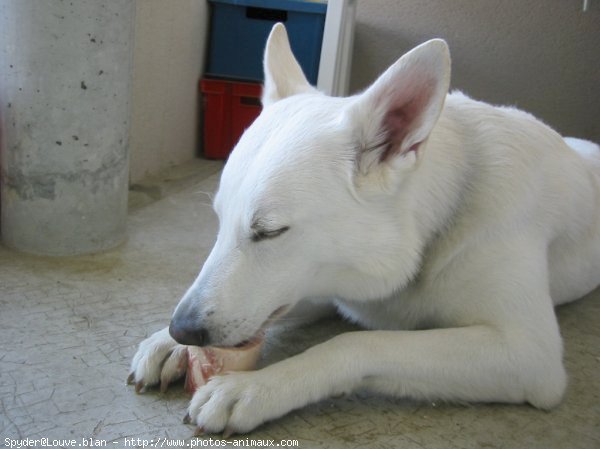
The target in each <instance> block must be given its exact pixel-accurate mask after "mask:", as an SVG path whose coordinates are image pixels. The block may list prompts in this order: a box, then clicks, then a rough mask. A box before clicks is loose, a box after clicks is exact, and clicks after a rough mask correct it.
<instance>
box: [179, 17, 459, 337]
mask: <svg viewBox="0 0 600 449" xmlns="http://www.w3.org/2000/svg"><path fill="white" fill-rule="evenodd" d="M449 64H450V63H449V53H448V49H447V46H446V44H445V42H443V41H441V40H433V41H429V42H427V43H425V44H423V45H421V46H419V47H417V48H415V49H414V50H412V51H411V52H409V53H407V54H406V55H404V56H403V57H402V58H401V59H400V60H398V61H397V62H396V63H395V64H394V65H392V66H391V67H390V68H389V69H388V70H387V71H386V72H385V73H384V74H383V75H382V76H381V77H380V78H379V79H378V80H377V81H375V83H374V84H373V85H372V86H371V87H370V88H369V89H367V90H366V91H365V92H364V93H362V94H359V95H356V96H354V97H349V98H333V97H328V96H326V95H324V94H322V93H320V92H318V91H317V90H316V89H314V88H313V87H311V86H310V85H309V84H308V82H307V81H306V78H305V77H304V75H303V73H302V70H301V69H300V66H299V65H298V63H297V62H296V60H295V59H294V56H293V55H292V52H291V49H290V46H289V43H288V39H287V34H286V32H285V28H284V27H283V25H280V24H278V25H276V26H275V27H274V28H273V30H272V32H271V35H270V36H269V39H268V41H267V45H266V50H265V58H264V69H265V86H264V92H263V106H264V108H263V111H262V113H261V114H260V116H259V117H258V118H257V119H256V121H255V122H254V123H253V124H252V126H251V127H250V128H249V129H248V130H247V131H246V132H245V133H244V135H243V136H242V138H241V139H240V141H239V143H238V144H237V146H236V147H235V149H234V151H233V152H232V154H231V156H230V158H229V160H228V162H227V164H226V166H225V168H224V171H223V174H222V177H221V183H220V186H219V190H218V192H217V194H216V197H215V201H214V209H215V211H216V213H217V215H218V217H219V233H218V236H217V241H216V243H215V246H214V248H213V249H212V252H211V253H210V256H209V257H208V259H207V260H206V262H205V264H204V266H203V268H202V271H201V272H200V274H199V276H198V278H197V279H196V281H195V282H194V284H193V285H192V286H191V287H190V289H189V290H188V291H187V293H186V294H185V295H184V297H183V299H182V300H181V301H180V303H179V305H178V306H177V308H176V310H175V313H174V315H173V320H172V322H171V335H172V336H173V337H174V338H175V339H176V340H178V341H179V342H181V343H184V344H198V345H202V344H211V345H222V346H231V345H237V344H240V343H242V342H244V341H246V340H248V339H251V338H252V337H253V336H254V335H255V334H256V333H257V332H258V331H259V330H260V329H261V328H262V327H263V326H264V324H265V323H266V322H267V321H268V320H269V319H270V318H273V317H274V315H280V314H281V313H283V312H285V311H286V310H288V309H289V308H290V307H291V306H293V305H294V304H296V303H297V302H298V301H299V300H301V299H302V298H306V297H322V296H340V297H344V298H348V299H355V300H368V299H372V298H379V297H382V296H385V295H388V294H390V293H391V292H392V291H393V290H394V289H396V288H398V287H399V286H400V285H402V284H403V283H405V282H406V281H407V280H408V279H409V278H410V276H412V274H413V273H412V270H413V268H412V266H413V265H414V259H415V258H418V257H419V254H417V252H416V251H414V249H413V247H414V240H415V239H418V238H419V236H418V235H417V234H418V232H416V231H415V229H416V227H417V225H416V224H415V223H413V221H414V219H413V218H411V213H410V207H411V204H410V202H408V203H407V204H403V201H404V200H403V199H402V194H401V192H402V190H403V189H404V188H405V187H406V185H407V184H408V183H410V178H411V176H413V173H416V171H417V167H418V165H419V159H420V157H419V156H420V152H421V149H422V148H423V147H424V146H425V143H426V141H427V138H428V136H429V134H430V133H431V130H432V128H433V127H434V125H435V123H436V122H437V120H438V117H439V115H440V111H441V109H442V106H443V103H444V99H445V95H446V92H447V90H448V84H449V71H450V69H449ZM404 202H405V203H406V201H404Z"/></svg>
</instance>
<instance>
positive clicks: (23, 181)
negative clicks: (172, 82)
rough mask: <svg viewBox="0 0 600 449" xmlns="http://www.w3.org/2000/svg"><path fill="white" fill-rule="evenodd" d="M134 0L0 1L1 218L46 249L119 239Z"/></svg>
mask: <svg viewBox="0 0 600 449" xmlns="http://www.w3.org/2000/svg"><path fill="white" fill-rule="evenodd" d="M134 21H135V2H134V1H132V0H43V1H42V0H0V126H1V128H0V133H1V134H2V141H1V147H0V148H1V149H0V151H1V159H0V161H1V170H2V172H1V176H0V189H1V206H0V207H1V210H2V212H1V223H2V239H3V241H4V243H5V244H6V245H7V246H10V247H13V248H16V249H20V250H24V251H28V252H33V253H38V254H48V255H71V254H80V253H88V252H95V251H101V250H104V249H108V248H111V247H114V246H116V245H118V244H119V243H121V242H122V241H123V240H124V238H125V232H126V229H125V228H126V218H127V187H128V143H129V142H128V140H129V116H130V114H129V111H130V98H131V73H132V49H133V31H134Z"/></svg>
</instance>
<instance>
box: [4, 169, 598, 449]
mask: <svg viewBox="0 0 600 449" xmlns="http://www.w3.org/2000/svg"><path fill="white" fill-rule="evenodd" d="M215 164H218V163H214V162H212V163H207V164H204V163H197V164H195V166H194V167H193V169H191V168H190V167H187V168H183V169H182V170H181V171H179V172H178V171H177V170H175V171H172V172H171V173H170V174H169V175H168V176H167V177H166V179H165V180H164V182H161V181H160V180H157V179H155V180H152V181H151V182H149V183H148V184H141V185H139V186H138V188H137V191H136V193H135V195H134V196H138V198H137V199H136V200H135V207H133V208H132V209H131V212H130V214H129V221H128V225H129V230H130V232H129V239H128V241H127V242H126V243H125V244H124V245H122V246H121V247H119V248H117V249H115V250H112V251H109V252H105V253H102V254H96V255H87V256H76V257H66V258H49V257H37V256H31V255H26V254H22V253H18V252H15V251H12V250H9V249H6V248H2V247H0V446H2V445H7V443H9V442H11V441H13V442H14V441H16V440H17V439H23V438H32V439H34V438H38V439H39V438H42V437H46V438H49V439H71V438H73V439H76V442H77V444H81V439H82V438H87V439H90V438H91V439H92V441H94V442H102V441H105V442H106V444H107V447H125V446H126V444H128V447H142V445H143V444H144V441H145V442H146V444H149V442H150V441H152V440H154V444H155V447H156V445H160V443H161V442H162V443H163V444H165V441H164V440H158V439H159V438H168V439H169V440H168V442H169V444H174V443H175V441H174V440H175V439H181V442H180V444H179V447H189V444H190V443H191V442H193V440H191V436H192V433H193V430H194V429H193V428H192V427H190V426H188V425H184V424H182V422H181V420H182V418H183V416H184V414H185V409H186V405H187V402H188V399H189V397H188V396H187V395H186V394H185V393H184V392H183V391H182V388H181V386H175V387H173V388H171V389H170V391H168V392H167V393H166V394H159V393H158V392H157V391H154V390H153V391H149V392H147V393H145V394H142V395H137V394H135V392H134V390H133V387H131V386H127V385H126V383H125V380H126V378H127V375H128V368H129V363H130V359H131V357H132V355H133V354H134V352H135V350H136V347H137V344H138V343H139V341H140V340H141V339H143V338H144V337H146V336H148V335H149V334H151V333H152V332H154V331H156V330H158V329H160V328H162V327H163V326H165V325H166V323H167V322H168V320H169V317H170V314H171V312H172V310H173V307H174V306H175V304H176V303H177V301H178V299H179V297H180V296H181V295H182V294H183V293H184V291H185V290H186V288H187V287H188V285H189V283H190V282H191V281H192V280H193V279H194V277H195V276H196V273H197V271H198V269H199V268H200V266H201V264H202V262H203V260H204V259H205V257H206V256H207V254H208V251H209V250H210V247H211V246H212V243H213V240H214V237H215V231H216V227H217V223H216V220H215V217H214V215H213V213H212V209H211V207H210V199H209V196H210V193H211V192H213V191H214V190H215V187H216V184H217V180H218V173H215V170H218V168H219V166H218V165H215ZM195 170H197V172H195V173H196V174H194V173H193V172H194V171H195ZM204 176H207V178H206V179H204V180H200V178H202V177H204ZM186 180H187V181H186ZM186 182H187V183H188V184H189V183H191V185H186ZM169 186H171V187H169ZM172 186H175V187H172ZM558 316H559V320H560V324H561V327H562V332H563V335H564V339H565V354H566V355H565V359H566V367H567V370H568V373H569V378H570V383H569V387H568V389H567V393H566V396H565V399H564V401H563V403H562V404H561V405H560V406H559V407H557V408H556V409H554V410H552V411H549V412H544V411H540V410H536V409H534V408H532V407H529V406H526V405H503V404H470V405H467V404H444V403H437V402H436V403H416V402H411V401H407V400H402V399H391V398H385V397H379V396H373V395H370V394H367V393H360V394H354V395H351V396H348V397H343V398H336V399H330V400H327V401H324V402H321V403H319V404H315V405H311V406H309V407H306V408H304V409H302V410H298V411H296V412H293V413H291V414H289V415H288V416H286V417H284V418H282V419H280V420H277V421H274V422H272V423H268V424H266V425H264V426H262V427H260V428H259V429H257V430H256V431H255V432H253V433H251V434H250V435H247V436H243V437H242V436H234V437H232V438H231V439H230V443H231V445H233V444H234V442H235V441H237V443H238V444H240V443H241V442H244V441H247V440H246V438H250V439H252V440H253V441H254V442H255V443H257V442H259V440H261V439H273V440H275V443H279V441H280V440H282V439H296V440H298V442H299V446H298V447H301V448H346V449H349V448H402V449H417V448H419V449H423V448H427V449H450V448H461V449H462V448H464V449H470V448H492V449H493V448H498V449H500V448H504V449H509V448H519V449H521V448H523V449H597V448H598V447H600V376H599V375H598V372H599V370H600V328H599V326H598V321H599V318H600V291H596V292H594V293H592V294H590V295H589V296H588V297H586V298H584V299H582V300H580V301H578V302H576V303H574V304H571V305H568V306H564V307H562V308H560V309H559V310H558ZM350 329H353V326H351V325H349V324H347V323H344V322H342V321H338V320H332V321H326V322H321V323H317V324H314V325H311V326H309V327H307V328H303V329H296V330H288V331H281V332H274V333H272V334H271V335H269V338H268V340H267V345H266V347H265V350H264V353H263V360H262V362H261V363H262V364H263V365H264V364H269V363H272V362H274V361H276V360H279V359H282V358H284V357H288V356H290V355H292V354H294V353H297V352H299V351H302V350H303V349H305V348H307V347H308V346H310V345H313V344H315V343H316V342H319V341H322V340H325V339H327V338H329V337H330V336H332V335H334V334H336V333H339V332H343V331H346V330H350ZM306 375H307V376H310V373H306ZM7 438H8V439H9V440H7ZM132 438H133V439H134V440H131V439H132ZM137 438H139V439H140V440H135V439H137ZM11 439H12V440H11ZM126 439H128V440H126ZM86 441H89V440H86ZM126 441H127V443H126ZM186 445H188V446H186ZM38 447H41V446H39V445H38ZM63 447H66V445H63ZM146 447H150V446H148V445H147V446H146ZM230 447H231V446H230Z"/></svg>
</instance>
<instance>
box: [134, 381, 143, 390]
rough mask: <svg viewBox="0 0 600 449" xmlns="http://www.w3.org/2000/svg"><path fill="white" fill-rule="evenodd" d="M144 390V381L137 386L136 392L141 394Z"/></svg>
mask: <svg viewBox="0 0 600 449" xmlns="http://www.w3.org/2000/svg"><path fill="white" fill-rule="evenodd" d="M142 388H144V381H143V380H140V381H139V382H137V383H136V384H135V392H136V393H140V392H141V391H142Z"/></svg>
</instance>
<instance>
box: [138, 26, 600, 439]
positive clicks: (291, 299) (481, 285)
mask: <svg viewBox="0 0 600 449" xmlns="http://www.w3.org/2000/svg"><path fill="white" fill-rule="evenodd" d="M265 72H266V73H265V79H266V82H265V91H264V97H263V102H264V106H265V107H264V110H263V112H262V113H261V115H260V117H259V118H258V119H257V120H256V122H255V123H254V124H253V125H252V126H251V127H250V128H249V129H248V130H247V131H246V133H245V134H244V136H243V137H242V139H241V140H240V142H239V144H238V145H237V147H236V148H235V150H234V151H233V153H232V154H231V157H230V159H229V161H228V162H227V165H226V167H225V169H224V171H223V175H222V178H221V184H220V187H219V191H218V193H217V196H216V198H215V202H214V206H215V210H216V212H217V214H218V216H219V219H220V228H219V234H218V238H217V242H216V244H215V246H214V248H213V250H212V252H211V254H210V256H209V258H208V259H207V260H206V263H205V265H204V267H203V269H202V271H201V273H200V275H199V276H198V279H197V280H196V281H195V282H194V284H193V285H192V287H191V288H190V289H189V290H188V292H187V293H186V295H185V296H184V298H183V299H182V300H181V302H180V304H179V306H178V308H177V309H176V312H175V317H177V316H182V315H185V316H186V317H187V319H191V320H196V321H197V326H199V327H200V326H202V327H203V328H204V329H205V330H206V331H207V332H208V335H209V342H210V344H215V345H235V344H238V343H240V342H242V341H244V340H246V339H248V338H250V337H252V336H253V335H254V334H255V333H256V332H257V330H259V329H260V328H261V326H263V324H264V323H265V322H266V321H267V320H268V319H269V316H270V315H271V314H272V313H273V312H274V311H275V310H278V309H279V310H281V309H280V308H281V307H285V308H286V310H288V309H289V308H290V307H291V306H294V305H296V304H299V302H300V301H301V300H303V299H305V298H309V299H310V301H311V302H312V303H314V304H323V302H324V301H325V299H320V298H326V297H329V298H335V299H334V301H335V305H336V307H337V309H338V310H339V311H340V312H341V313H342V314H343V315H345V316H346V317H349V318H350V319H351V320H354V321H356V322H358V323H360V324H362V325H364V326H365V327H367V328H369V329H373V330H368V331H360V332H352V333H347V334H342V335H339V336H337V337H335V338H333V339H331V340H329V341H327V342H325V343H323V344H320V345H318V346H315V347H313V348H311V349H309V350H308V351H306V352H304V353H302V354H300V355H297V356H295V357H292V358H289V359H287V360H284V361H282V362H279V363H275V364H273V365H271V366H268V367H266V368H263V369H261V370H258V371H255V372H248V373H232V374H229V375H226V376H222V377H218V378H214V379H213V380H211V381H210V382H209V383H208V384H207V385H206V386H204V387H202V388H201V389H200V390H199V391H198V392H196V394H195V395H194V397H193V399H192V402H191V405H190V408H189V413H190V416H191V418H192V420H193V421H194V422H195V423H196V424H197V425H198V426H201V427H203V428H204V429H205V430H206V431H207V432H217V431H222V430H223V429H226V431H227V432H232V431H235V432H247V431H250V430H252V429H253V428H255V427H256V426H258V425H260V424H261V423H263V422H265V421H267V420H270V419H273V418H276V417H279V416H282V415H284V414H286V413H288V412H289V411H291V410H293V409H296V408H299V407H302V406H304V405H306V404H308V403H311V402H315V401H318V400H321V399H323V398H327V397H329V396H332V395H336V394H339V393H346V392H351V391H355V390H357V389H360V388H367V389H369V390H372V391H376V392H383V393H386V394H391V395H395V396H409V397H413V398H429V399H445V400H458V401H502V402H511V403H519V402H529V403H530V404H533V405H534V406H536V407H539V408H544V409H546V408H550V407H553V406H555V405H557V404H558V403H559V401H560V400H561V396H562V395H563V392H564V390H565V384H566V375H565V370H564V368H563V363H562V343H561V337H560V333H559V329H558V325H557V321H556V317H555V314H554V310H553V306H555V305H557V304H563V303H566V302H569V301H572V300H575V299H577V298H579V297H581V296H583V295H585V294H586V293H588V292H590V291H592V290H593V289H594V288H596V287H597V286H598V285H599V283H600V149H599V148H598V146H597V145H595V144H591V143H589V142H585V141H578V140H571V141H569V143H570V144H571V145H572V146H573V147H574V148H576V149H578V150H580V153H581V154H578V153H577V152H576V151H573V149H571V148H569V147H568V146H567V144H566V143H565V140H564V139H563V138H562V137H561V136H559V135H558V134H557V133H556V132H554V131H553V130H552V129H550V128H549V127H548V126H546V125H544V124H543V123H541V122H539V121H538V120H536V119H535V118H534V117H532V116H531V115H529V114H527V113H524V112H521V111H519V110H517V109H514V108H502V107H493V106H490V105H488V104H485V103H481V102H477V101H474V100H472V99H470V98H467V97H466V96H464V95H462V94H460V93H453V94H450V95H447V96H446V93H447V90H448V86H449V79H450V58H449V53H448V49H447V46H446V44H445V42H443V41H441V40H433V41H429V42H427V43H425V44H423V45H421V46H419V47H417V48H415V49H414V50H412V51H411V52H409V53H408V54H406V55H405V56H403V57H402V58H401V59H400V60H399V61H398V62H396V63H395V64H394V65H392V66H391V67H390V68H389V69H388V70H387V71H386V72H385V73H384V74H383V75H382V76H381V77H380V78H379V79H378V80H377V81H376V82H375V83H374V84H373V85H372V86H371V87H370V88H369V89H368V90H366V91H365V92H364V93H362V94H359V95H357V96H354V97H350V98H331V97H327V96H325V95H323V94H321V93H319V92H317V91H316V90H315V89H314V88H312V87H311V86H309V85H308V83H307V82H306V79H305V78H304V76H303V75H302V72H301V70H300V68H299V66H298V63H297V62H296V61H295V59H294V57H293V55H292V53H291V50H290V48H289V44H288V42H287V36H286V33H285V29H284V28H283V26H282V25H277V26H275V28H274V29H273V31H272V33H271V36H270V38H269V40H268V44H267V48H266V53H265ZM285 227H289V229H288V230H287V231H285V232H284V231H283V230H282V229H284V228H285ZM257 233H258V234H260V235H262V241H253V238H252V237H253V236H256V234H257ZM269 233H270V234H269ZM277 234H280V235H278V236H276V235H277ZM269 237H270V238H269ZM254 240H256V237H255V239H254ZM305 303H306V301H304V302H303V303H300V304H305ZM175 346H176V343H175V341H174V340H173V339H171V337H170V336H169V334H168V331H167V330H166V329H165V330H162V331H160V332H158V333H156V334H155V335H153V336H152V337H150V338H149V339H148V340H146V341H145V342H143V343H142V345H141V346H140V349H139V351H138V353H137V354H136V357H135V358H134V361H133V364H132V370H133V373H134V376H135V379H136V381H137V382H141V383H143V384H153V383H156V382H158V380H159V377H160V376H161V368H163V372H162V376H163V377H166V378H168V377H169V376H170V373H169V372H165V368H164V367H165V366H168V365H169V364H168V363H167V364H165V365H163V364H162V362H163V360H164V359H165V358H168V355H169V354H170V351H171V350H172V349H173V348H174V347H175Z"/></svg>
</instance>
